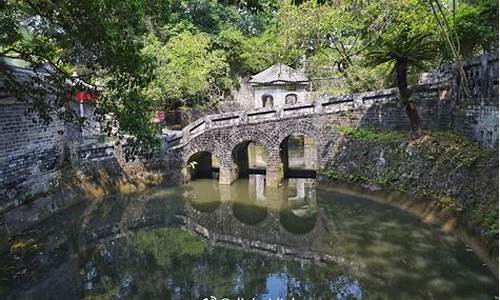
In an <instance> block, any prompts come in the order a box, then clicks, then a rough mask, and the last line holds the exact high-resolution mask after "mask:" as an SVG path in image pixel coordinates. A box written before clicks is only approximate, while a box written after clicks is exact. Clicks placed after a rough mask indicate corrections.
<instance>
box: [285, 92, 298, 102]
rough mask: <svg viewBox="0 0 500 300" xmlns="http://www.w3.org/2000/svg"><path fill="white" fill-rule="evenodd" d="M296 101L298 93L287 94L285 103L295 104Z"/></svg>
mask: <svg viewBox="0 0 500 300" xmlns="http://www.w3.org/2000/svg"><path fill="white" fill-rule="evenodd" d="M295 103H297V95H296V94H288V95H286V96H285V104H295Z"/></svg>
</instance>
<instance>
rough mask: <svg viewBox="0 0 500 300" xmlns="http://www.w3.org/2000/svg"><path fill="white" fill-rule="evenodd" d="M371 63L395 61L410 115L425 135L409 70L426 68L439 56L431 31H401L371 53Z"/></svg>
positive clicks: (394, 70) (416, 130)
mask: <svg viewBox="0 0 500 300" xmlns="http://www.w3.org/2000/svg"><path fill="white" fill-rule="evenodd" d="M368 58H369V61H370V63H371V65H373V66H376V65H380V64H386V63H388V64H391V65H392V66H393V67H392V71H391V72H392V73H394V74H395V77H396V85H397V87H398V89H399V94H400V97H401V101H402V103H403V104H404V105H405V109H406V114H407V115H408V118H409V120H410V124H411V129H412V131H413V132H414V133H415V134H416V135H417V136H420V135H421V125H420V118H419V115H418V111H417V107H416V103H415V101H414V100H412V99H411V91H410V89H409V88H408V72H409V69H410V68H411V67H413V68H416V69H418V70H424V69H425V68H426V63H428V62H431V61H433V60H434V59H435V44H434V40H433V39H431V36H430V35H429V34H422V33H418V34H415V35H413V36H409V35H408V34H405V33H401V34H400V35H399V36H396V37H395V38H394V39H391V40H387V41H385V42H384V43H383V44H382V45H381V47H379V48H378V49H376V50H373V51H371V52H370V53H369V54H368Z"/></svg>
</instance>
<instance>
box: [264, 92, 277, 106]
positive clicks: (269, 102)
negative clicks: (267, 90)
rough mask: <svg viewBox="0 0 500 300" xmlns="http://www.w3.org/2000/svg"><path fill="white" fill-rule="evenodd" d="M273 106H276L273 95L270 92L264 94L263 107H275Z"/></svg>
mask: <svg viewBox="0 0 500 300" xmlns="http://www.w3.org/2000/svg"><path fill="white" fill-rule="evenodd" d="M273 106H274V98H273V96H272V95H269V94H265V95H262V107H273Z"/></svg>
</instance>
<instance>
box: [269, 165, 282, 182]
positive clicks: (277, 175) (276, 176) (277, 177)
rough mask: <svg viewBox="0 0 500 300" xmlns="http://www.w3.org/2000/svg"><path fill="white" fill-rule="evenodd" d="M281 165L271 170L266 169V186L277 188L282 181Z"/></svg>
mask: <svg viewBox="0 0 500 300" xmlns="http://www.w3.org/2000/svg"><path fill="white" fill-rule="evenodd" d="M283 178H284V174H283V164H281V163H280V164H279V165H278V166H276V167H273V168H267V169H266V185H267V186H271V187H277V186H279V185H280V183H281V181H283Z"/></svg>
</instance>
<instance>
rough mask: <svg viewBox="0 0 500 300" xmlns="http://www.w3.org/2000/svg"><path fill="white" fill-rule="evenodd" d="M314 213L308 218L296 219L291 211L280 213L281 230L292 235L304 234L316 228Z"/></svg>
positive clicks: (286, 210)
mask: <svg viewBox="0 0 500 300" xmlns="http://www.w3.org/2000/svg"><path fill="white" fill-rule="evenodd" d="M316 215H317V214H316V213H315V214H313V215H312V216H309V217H305V218H303V217H298V216H296V215H295V214H294V213H293V212H292V210H291V209H285V210H282V211H280V224H281V226H283V228H284V229H285V230H286V231H288V232H290V233H293V234H306V233H308V232H311V231H312V230H313V229H314V227H315V226H316Z"/></svg>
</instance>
